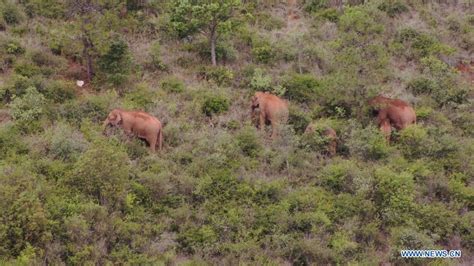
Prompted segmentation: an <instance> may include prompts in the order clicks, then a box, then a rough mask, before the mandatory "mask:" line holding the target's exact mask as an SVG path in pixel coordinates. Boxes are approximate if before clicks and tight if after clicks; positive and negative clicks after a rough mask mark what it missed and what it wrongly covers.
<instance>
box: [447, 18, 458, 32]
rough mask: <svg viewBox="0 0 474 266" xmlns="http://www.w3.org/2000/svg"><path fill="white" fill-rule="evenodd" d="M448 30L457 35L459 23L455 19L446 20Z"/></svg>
mask: <svg viewBox="0 0 474 266" xmlns="http://www.w3.org/2000/svg"><path fill="white" fill-rule="evenodd" d="M448 29H449V30H450V31H453V32H457V33H459V32H460V31H461V23H460V22H459V20H457V18H456V17H450V18H448Z"/></svg>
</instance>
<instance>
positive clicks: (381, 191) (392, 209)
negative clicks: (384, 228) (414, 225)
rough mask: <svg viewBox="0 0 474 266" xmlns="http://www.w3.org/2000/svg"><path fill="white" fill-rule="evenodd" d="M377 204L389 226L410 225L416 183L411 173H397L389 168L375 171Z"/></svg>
mask: <svg viewBox="0 0 474 266" xmlns="http://www.w3.org/2000/svg"><path fill="white" fill-rule="evenodd" d="M375 180H376V188H377V191H376V192H375V202H376V205H377V207H378V209H379V211H380V213H381V215H382V217H383V222H384V223H386V224H388V225H403V224H410V221H413V218H414V216H413V208H414V204H413V199H414V182H413V176H412V175H411V174H409V173H406V172H402V173H396V172H393V171H392V170H390V169H388V168H379V169H377V170H376V171H375Z"/></svg>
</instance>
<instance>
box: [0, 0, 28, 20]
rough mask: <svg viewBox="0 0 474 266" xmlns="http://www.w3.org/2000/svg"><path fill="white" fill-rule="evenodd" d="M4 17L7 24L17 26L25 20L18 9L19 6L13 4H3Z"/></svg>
mask: <svg viewBox="0 0 474 266" xmlns="http://www.w3.org/2000/svg"><path fill="white" fill-rule="evenodd" d="M1 12H2V16H3V19H4V20H5V22H6V23H7V24H10V25H15V24H18V23H20V22H21V21H22V20H23V15H22V13H21V12H20V10H19V9H18V6H17V5H15V4H13V3H10V2H8V3H6V4H3V8H2V11H1Z"/></svg>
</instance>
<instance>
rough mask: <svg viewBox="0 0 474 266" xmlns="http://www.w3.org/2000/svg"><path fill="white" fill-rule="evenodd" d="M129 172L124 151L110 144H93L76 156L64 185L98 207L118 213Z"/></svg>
mask: <svg viewBox="0 0 474 266" xmlns="http://www.w3.org/2000/svg"><path fill="white" fill-rule="evenodd" d="M129 171H130V165H129V161H128V158H127V154H126V153H125V152H123V151H122V150H120V149H119V148H117V147H116V146H115V145H113V144H112V143H105V142H102V141H100V142H99V141H96V142H95V143H94V145H93V146H91V148H90V149H89V150H87V151H86V152H85V153H83V154H82V155H81V156H80V157H79V159H78V160H77V162H76V163H75V165H74V171H73V173H72V175H71V177H70V178H69V180H68V181H67V183H68V185H69V186H71V188H72V189H74V190H78V191H81V192H82V193H84V194H85V195H87V196H89V197H90V198H91V199H93V200H95V201H97V202H99V203H100V204H101V205H106V206H109V207H110V208H111V209H115V210H119V209H120V208H121V207H122V206H123V205H124V203H125V197H126V192H127V189H128V188H127V182H126V181H127V179H128V177H129Z"/></svg>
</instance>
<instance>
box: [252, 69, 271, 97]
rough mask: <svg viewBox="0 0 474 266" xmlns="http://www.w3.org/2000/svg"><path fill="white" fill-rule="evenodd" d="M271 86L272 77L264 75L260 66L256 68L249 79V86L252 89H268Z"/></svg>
mask: <svg viewBox="0 0 474 266" xmlns="http://www.w3.org/2000/svg"><path fill="white" fill-rule="evenodd" d="M271 87H272V77H271V76H270V75H266V74H265V72H264V71H263V70H262V69H261V68H256V69H255V70H254V71H253V75H252V79H251V80H250V88H251V89H252V90H254V91H270V90H271Z"/></svg>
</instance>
